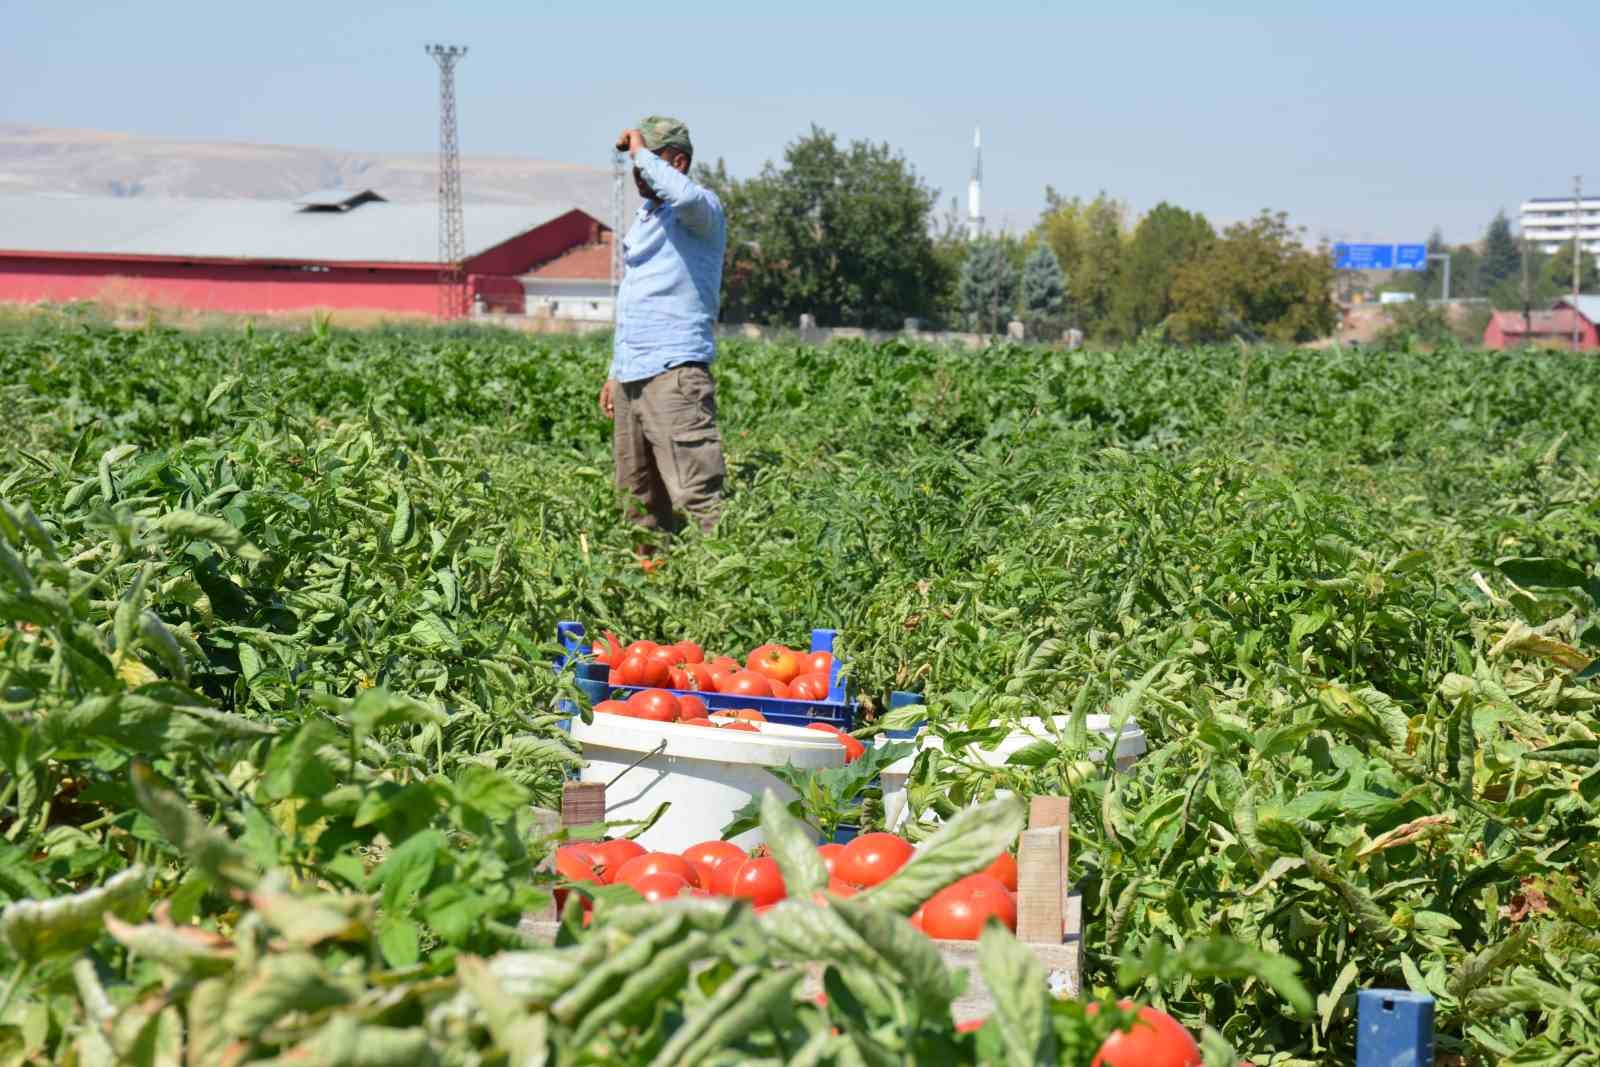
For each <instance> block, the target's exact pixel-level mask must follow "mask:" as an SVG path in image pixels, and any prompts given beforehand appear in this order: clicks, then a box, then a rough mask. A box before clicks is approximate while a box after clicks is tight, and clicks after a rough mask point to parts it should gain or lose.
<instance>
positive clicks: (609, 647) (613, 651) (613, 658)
mask: <svg viewBox="0 0 1600 1067" xmlns="http://www.w3.org/2000/svg"><path fill="white" fill-rule="evenodd" d="M591 651H593V653H594V661H595V662H596V663H604V664H605V665H606V666H608V667H612V668H615V667H616V665H617V664H619V663H621V662H622V646H621V645H620V644H618V643H617V635H616V634H614V633H612V632H611V631H610V630H607V631H606V632H605V633H604V634H602V635H601V636H600V637H599V638H598V639H596V640H595V643H594V645H593V647H592V649H591Z"/></svg>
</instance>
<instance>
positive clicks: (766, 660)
mask: <svg viewBox="0 0 1600 1067" xmlns="http://www.w3.org/2000/svg"><path fill="white" fill-rule="evenodd" d="M744 665H745V666H746V667H748V668H750V669H751V670H753V671H759V672H760V673H762V674H764V675H766V676H767V677H768V678H775V679H777V680H778V681H780V682H783V683H784V684H788V683H789V682H791V681H793V680H794V676H795V675H797V674H799V673H800V656H799V655H798V654H797V653H796V652H795V651H794V650H793V649H790V648H787V647H785V646H783V645H772V644H768V645H760V646H758V647H757V648H755V649H754V650H752V651H751V653H750V657H749V658H748V659H746V660H745V661H744Z"/></svg>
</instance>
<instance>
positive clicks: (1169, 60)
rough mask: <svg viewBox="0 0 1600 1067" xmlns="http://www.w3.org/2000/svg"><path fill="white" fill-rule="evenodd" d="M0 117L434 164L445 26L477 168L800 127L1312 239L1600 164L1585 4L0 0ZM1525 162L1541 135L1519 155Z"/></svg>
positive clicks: (995, 198)
mask: <svg viewBox="0 0 1600 1067" xmlns="http://www.w3.org/2000/svg"><path fill="white" fill-rule="evenodd" d="M0 24H3V25H4V27H5V29H4V31H3V32H0V120H5V121H12V122H21V123H32V124H36V125H42V126H78V127H90V128H97V129H109V130H125V131H130V132H137V133H144V134H154V135H168V136H179V137H192V138H199V139H229V140H244V141H265V142H275V143H289V144H316V145H325V146H329V147H340V148H347V149H354V150H376V151H417V150H429V149H431V148H432V147H433V146H434V145H435V143H436V128H435V124H434V108H435V99H436V96H435V94H436V81H435V77H434V74H433V67H432V63H431V61H430V60H429V59H428V57H427V56H426V55H424V54H423V51H422V45H423V44H424V43H425V42H428V41H436V40H437V41H445V42H449V43H460V44H466V45H468V46H470V48H471V52H470V54H469V55H468V56H467V58H466V60H465V61H464V62H463V64H462V67H461V70H460V75H459V99H460V109H461V140H462V147H463V151H465V152H466V153H468V154H476V153H493V154H513V155H523V156H531V157H537V158H543V159H554V160H565V161H572V162H584V163H592V164H601V163H604V162H605V161H606V159H607V152H606V149H607V145H608V144H609V142H610V140H611V138H612V137H613V136H614V135H615V134H616V132H617V131H618V129H619V128H621V127H622V126H624V125H625V124H629V123H631V122H632V120H633V119H634V118H635V117H636V116H638V115H640V114H643V113H649V112H660V113H668V114H676V115H679V116H681V117H683V118H684V119H685V120H687V121H688V123H689V124H690V127H691V129H692V131H693V133H694V137H695V141H696V144H697V146H698V148H699V151H700V154H701V156H702V157H703V158H707V159H709V158H713V157H716V156H721V157H723V158H725V159H726V160H727V162H728V165H729V166H730V168H731V169H732V170H733V172H734V173H735V174H739V175H748V174H751V173H754V172H755V171H756V170H758V169H759V168H760V166H761V164H762V163H763V162H765V161H766V160H768V159H772V158H776V157H778V156H779V155H781V153H782V151H783V147H784V145H785V144H786V143H787V142H788V141H790V140H792V139H793V138H795V137H796V136H797V135H799V134H801V133H803V132H805V131H806V130H807V129H808V127H809V126H810V124H811V123H817V124H818V125H820V126H822V127H824V128H826V129H828V130H832V131H835V132H837V133H839V134H841V135H842V136H844V137H846V138H855V137H864V138H870V139H872V140H882V141H887V142H889V143H890V144H891V145H893V146H895V147H896V148H898V149H900V150H902V151H903V152H904V153H905V155H906V156H907V157H908V159H909V160H910V161H911V162H912V164H913V165H914V166H915V167H916V169H917V170H918V172H919V173H920V174H922V175H923V176H924V178H925V179H926V180H927V181H928V182H929V184H931V185H933V186H934V187H936V188H938V189H940V190H941V202H942V203H947V202H948V200H949V198H950V197H951V196H952V195H959V194H963V192H964V189H965V186H966V180H967V176H968V169H969V167H970V145H971V136H972V127H973V125H974V123H980V122H981V123H982V125H983V133H984V175H985V198H986V202H987V207H988V210H987V212H986V213H987V214H988V215H989V217H990V218H991V220H992V221H994V222H997V223H1001V224H1003V225H1005V226H1006V227H1008V228H1009V229H1011V230H1013V231H1016V230H1023V229H1026V228H1027V227H1028V226H1029V225H1031V224H1032V222H1033V221H1034V219H1035V218H1036V217H1037V215H1038V212H1039V210H1040V208H1041V206H1042V204H1043V199H1044V196H1043V194H1044V187H1045V186H1046V185H1047V184H1048V185H1053V186H1055V188H1056V189H1058V190H1060V191H1062V192H1064V193H1066V194H1069V195H1072V194H1076V195H1083V196H1092V195H1093V194H1094V193H1095V192H1096V191H1097V190H1100V189H1105V190H1107V191H1108V192H1110V193H1112V194H1113V195H1115V196H1118V197H1121V198H1123V199H1125V200H1127V201H1128V202H1129V203H1130V204H1131V205H1132V207H1133V208H1134V209H1135V210H1136V211H1142V210H1146V209H1148V208H1149V207H1151V206H1152V205H1154V204H1155V203H1157V202H1159V201H1161V200H1163V199H1165V200H1170V201H1173V202H1175V203H1178V204H1180V205H1182V206H1184V207H1188V208H1191V209H1198V210H1201V211H1204V212H1205V213H1206V214H1207V215H1209V216H1211V217H1212V218H1213V220H1216V221H1221V222H1227V221H1232V220H1237V219H1240V218H1244V217H1247V216H1249V215H1251V214H1253V213H1254V212H1255V211H1257V210H1258V209H1260V208H1263V207H1270V208H1273V209H1282V210H1286V211H1288V212H1289V213H1290V215H1291V217H1292V219H1293V220H1294V221H1295V222H1297V223H1300V224H1303V225H1305V226H1306V227H1307V228H1308V230H1309V231H1310V235H1311V236H1312V237H1316V236H1320V235H1323V234H1326V235H1328V236H1331V237H1333V238H1335V239H1390V240H1419V239H1421V238H1422V237H1423V236H1424V235H1425V234H1426V233H1427V231H1428V229H1429V228H1431V227H1432V226H1434V225H1436V224H1437V225H1439V226H1442V227H1443V228H1444V231H1445V235H1446V237H1447V238H1448V239H1450V240H1452V241H1460V240H1468V239H1473V238H1476V237H1478V236H1480V235H1481V233H1482V230H1483V227H1484V225H1485V223H1486V222H1487V221H1488V219H1489V218H1490V217H1491V216H1492V215H1493V214H1494V212H1495V211H1496V210H1497V209H1500V208H1504V209H1506V210H1507V211H1508V212H1509V213H1513V214H1514V212H1515V209H1516V206H1517V204H1518V202H1520V201H1521V200H1522V199H1523V198H1524V197H1527V196H1559V195H1563V194H1565V193H1566V192H1567V191H1568V189H1569V188H1570V184H1571V176H1572V175H1573V174H1574V173H1578V172H1584V171H1587V173H1588V176H1589V177H1588V180H1589V182H1590V183H1591V184H1592V185H1593V186H1594V187H1595V188H1596V189H1597V190H1600V159H1597V158H1596V155H1597V153H1596V150H1595V148H1594V145H1595V143H1596V142H1595V137H1594V131H1595V121H1594V120H1595V115H1596V114H1597V104H1596V99H1595V93H1596V91H1597V89H1600V79H1597V77H1596V72H1597V69H1600V53H1597V52H1596V39H1597V38H1596V30H1597V29H1600V7H1597V3H1596V0H1526V2H1524V3H1520V4H1510V3H1506V2H1504V0H1456V2H1453V3H1446V2H1441V0H1411V2H1395V0H1387V2H1383V3H1376V2H1369V0H1345V2H1342V3H1319V4H1315V5H1312V4H1308V3H1303V2H1298V0H1259V2H1258V3H1243V2H1216V3H1194V2H1182V0H1118V2H1115V3H1092V4H1091V3H1068V2H1065V0H1058V2H1056V3H1047V2H1044V0H972V2H970V3H965V4H953V3H944V2H940V0H929V2H926V3H922V4H908V3H887V2H872V0H856V2H854V3H840V2H835V0H812V2H808V3H803V4H781V5H780V4H774V3H768V2H764V0H754V2H751V0H744V2H740V3H728V2H721V0H717V2H694V0H678V2H677V3H667V4H652V5H641V4H635V3H624V2H620V0H619V2H614V3H611V4H605V5H603V4H598V3H582V2H570V0H569V2H565V3H549V2H539V0H522V2H516V3H511V2H505V3H499V2H497V3H485V2H479V3H460V2H458V3H454V4H448V3H442V2H441V3H431V4H426V3H377V2H367V0H361V2H355V3H352V2H339V0H322V2H320V3H306V2H302V0H276V2H271V3H264V4H263V3H248V2H246V3H218V2H216V0H211V2H208V3H204V4H202V3H193V2H188V0H184V2H162V0H156V2H155V3H149V4H131V3H126V2H116V3H112V2H106V0H70V2H68V0H0ZM1524 146H1526V147H1524Z"/></svg>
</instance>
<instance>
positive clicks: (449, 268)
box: [426, 44, 467, 319]
mask: <svg viewBox="0 0 1600 1067" xmlns="http://www.w3.org/2000/svg"><path fill="white" fill-rule="evenodd" d="M426 51H427V53H428V55H430V56H432V57H433V61H434V62H435V63H437V64H438V65H439V317H440V318H441V319H456V318H460V317H461V316H463V315H465V314H466V313H467V278H466V275H465V273H464V272H463V266H462V261H463V260H465V259H466V258H467V239H466V232H465V226H464V224H463V222H462V218H461V142H460V137H459V135H458V134H457V131H456V64H457V63H459V62H461V58H462V57H463V56H465V55H466V54H467V49H466V47H465V46H464V45H444V44H430V45H428V46H427V47H426Z"/></svg>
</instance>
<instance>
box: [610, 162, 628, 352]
mask: <svg viewBox="0 0 1600 1067" xmlns="http://www.w3.org/2000/svg"><path fill="white" fill-rule="evenodd" d="M627 160H628V154H627V153H626V152H614V153H612V156H611V326H612V328H613V329H615V328H616V325H617V292H618V290H619V289H620V288H621V286H622V272H623V270H624V266H623V262H622V206H623V204H624V203H625V202H626V198H625V195H624V194H625V193H626V192H627V186H626V184H625V181H626V178H627V173H628V171H627Z"/></svg>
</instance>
